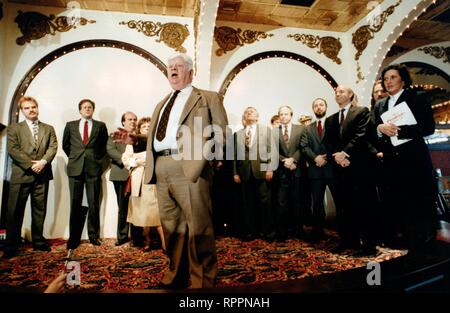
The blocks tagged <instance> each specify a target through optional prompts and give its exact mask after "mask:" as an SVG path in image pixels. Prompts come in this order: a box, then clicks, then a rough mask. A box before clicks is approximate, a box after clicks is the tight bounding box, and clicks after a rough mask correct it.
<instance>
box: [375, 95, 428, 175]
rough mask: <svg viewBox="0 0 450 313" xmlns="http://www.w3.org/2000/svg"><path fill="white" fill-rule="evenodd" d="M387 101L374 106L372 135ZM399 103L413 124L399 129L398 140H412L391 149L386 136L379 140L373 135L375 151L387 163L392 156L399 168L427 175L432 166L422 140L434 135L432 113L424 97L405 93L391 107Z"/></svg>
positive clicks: (381, 101) (386, 105) (379, 122)
mask: <svg viewBox="0 0 450 313" xmlns="http://www.w3.org/2000/svg"><path fill="white" fill-rule="evenodd" d="M388 101H389V97H387V98H384V99H381V100H379V101H378V102H377V103H376V104H375V108H374V111H373V115H374V116H373V119H374V123H375V129H374V132H376V126H378V125H379V124H382V123H383V121H382V120H381V114H383V113H384V112H386V111H387V110H388ZM403 101H405V102H406V103H407V104H408V106H409V108H410V109H411V112H412V113H413V115H414V117H415V119H416V121H417V124H416V125H408V126H407V125H404V126H400V130H399V132H398V138H399V139H412V140H410V141H408V142H406V143H403V144H401V145H399V146H397V147H394V146H393V145H392V143H391V140H390V138H389V137H388V136H386V135H383V136H382V137H381V138H379V137H378V136H377V134H374V136H376V138H378V141H377V148H378V149H379V150H381V151H383V153H384V158H385V159H386V160H389V159H390V158H391V157H392V156H394V154H395V156H396V157H401V158H402V162H401V164H402V168H404V169H411V170H414V171H415V172H421V173H427V172H429V171H431V170H432V163H431V159H430V154H429V152H428V148H427V146H426V144H425V141H424V139H423V137H424V136H429V135H431V134H433V133H434V130H435V122H434V117H433V110H432V108H431V104H430V102H429V101H428V99H427V97H426V95H424V94H418V93H416V92H415V91H412V90H409V89H405V90H404V91H403V93H402V94H401V95H400V97H399V98H398V100H397V102H396V103H395V105H397V104H399V103H401V102H403ZM414 171H411V172H414ZM426 175H428V174H426Z"/></svg>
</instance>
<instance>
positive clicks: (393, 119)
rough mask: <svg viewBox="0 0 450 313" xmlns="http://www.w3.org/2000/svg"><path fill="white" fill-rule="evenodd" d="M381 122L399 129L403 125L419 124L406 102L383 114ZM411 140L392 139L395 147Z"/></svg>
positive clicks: (395, 137)
mask: <svg viewBox="0 0 450 313" xmlns="http://www.w3.org/2000/svg"><path fill="white" fill-rule="evenodd" d="M381 120H382V121H383V123H392V124H394V125H396V126H399V127H401V126H402V125H416V124H417V121H416V119H415V118H414V115H413V113H412V112H411V109H410V108H409V106H408V104H407V103H406V102H405V101H403V102H401V103H399V104H397V105H396V106H394V107H393V108H392V109H390V110H388V111H386V112H384V113H383V114H381ZM410 140H411V139H398V137H397V136H392V137H391V143H392V145H393V146H398V145H401V144H403V143H405V142H408V141H410Z"/></svg>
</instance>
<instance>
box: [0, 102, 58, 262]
mask: <svg viewBox="0 0 450 313" xmlns="http://www.w3.org/2000/svg"><path fill="white" fill-rule="evenodd" d="M19 107H20V110H21V111H22V113H23V115H24V116H25V120H24V121H23V122H20V123H18V124H13V125H11V126H9V127H8V148H7V149H8V154H9V156H10V157H11V159H12V172H11V180H10V189H9V199H8V213H7V226H6V249H5V253H4V254H3V257H4V258H12V257H14V256H15V255H16V254H17V250H18V248H19V245H20V239H21V230H22V223H23V215H24V212H25V205H26V203H27V200H28V196H30V195H31V214H32V220H31V237H32V241H33V248H34V250H40V251H50V250H51V249H50V246H49V244H48V243H47V240H46V239H45V238H44V236H43V230H44V220H45V213H46V209H47V194H48V186H49V181H50V180H51V179H53V173H52V168H51V164H50V163H51V162H52V160H53V158H54V157H55V155H56V151H57V150H58V142H57V139H56V134H55V130H54V129H53V126H50V125H48V124H45V123H42V122H41V121H39V120H38V116H39V110H38V103H37V101H36V100H35V99H34V98H32V97H22V98H20V100H19Z"/></svg>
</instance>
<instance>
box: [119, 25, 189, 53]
mask: <svg viewBox="0 0 450 313" xmlns="http://www.w3.org/2000/svg"><path fill="white" fill-rule="evenodd" d="M119 25H127V26H128V27H129V28H131V29H136V30H137V31H138V32H142V33H143V34H144V35H145V36H148V37H153V36H159V39H156V42H161V41H162V42H164V43H165V44H166V46H168V47H170V48H172V49H175V51H178V52H182V53H185V52H186V48H185V47H183V43H184V41H185V40H186V38H187V37H188V36H189V30H188V28H187V25H186V24H185V25H181V24H178V23H165V24H161V23H160V22H157V23H154V22H152V21H134V20H131V21H128V22H120V23H119Z"/></svg>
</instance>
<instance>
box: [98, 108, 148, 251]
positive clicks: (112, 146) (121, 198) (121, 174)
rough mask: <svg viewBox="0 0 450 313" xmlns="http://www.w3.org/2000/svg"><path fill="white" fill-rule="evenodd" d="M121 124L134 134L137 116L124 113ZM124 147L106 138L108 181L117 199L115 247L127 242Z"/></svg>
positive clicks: (127, 196)
mask: <svg viewBox="0 0 450 313" xmlns="http://www.w3.org/2000/svg"><path fill="white" fill-rule="evenodd" d="M121 122H122V126H123V128H124V129H125V130H126V131H128V132H134V131H135V130H136V123H137V116H136V114H134V113H133V112H125V113H124V114H123V115H122V119H121ZM125 147H126V145H125V144H123V143H120V142H117V143H116V142H114V140H113V138H111V137H109V138H108V142H107V145H106V150H107V152H108V155H109V157H110V158H111V172H110V173H109V180H110V181H112V182H113V184H114V190H115V191H116V197H117V206H118V207H119V211H118V214H117V242H116V246H120V245H123V244H124V243H126V242H128V231H129V223H127V216H128V200H129V198H130V193H127V192H126V191H125V186H126V184H127V180H128V170H127V169H126V168H125V167H124V165H123V163H122V154H123V153H124V152H125ZM141 232H142V229H141Z"/></svg>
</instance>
